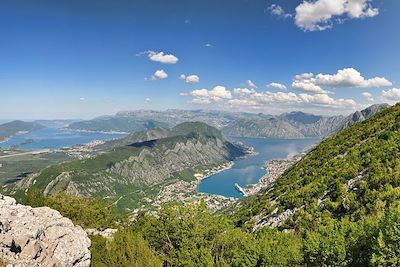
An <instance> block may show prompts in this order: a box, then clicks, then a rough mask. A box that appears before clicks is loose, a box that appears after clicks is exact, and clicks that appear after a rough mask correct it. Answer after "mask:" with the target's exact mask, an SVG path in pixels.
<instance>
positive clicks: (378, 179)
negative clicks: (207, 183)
mask: <svg viewBox="0 0 400 267" xmlns="http://www.w3.org/2000/svg"><path fill="white" fill-rule="evenodd" d="M399 131H400V105H396V106H393V107H391V108H389V109H387V110H385V111H383V112H381V113H379V114H377V115H375V116H374V117H372V118H370V119H367V120H365V121H364V122H362V123H358V124H355V125H353V126H351V127H349V128H347V129H345V130H343V131H341V132H339V133H338V134H337V135H335V136H332V137H330V138H328V139H326V140H324V141H323V142H322V143H321V144H320V145H318V146H317V147H316V148H315V149H313V150H312V151H310V152H309V153H308V154H307V155H306V156H304V157H303V159H302V160H300V161H299V162H298V163H296V164H295V165H294V166H293V167H291V168H290V169H289V170H287V171H286V172H285V173H284V174H283V176H281V177H280V178H279V179H278V180H277V182H276V184H275V185H274V186H273V187H272V188H271V189H270V190H268V191H266V192H265V193H263V194H262V195H259V196H256V197H254V198H251V199H248V200H246V201H245V202H244V203H243V205H242V207H241V208H240V209H239V210H238V211H236V212H234V213H233V214H211V213H210V212H209V211H208V210H207V208H206V207H205V205H204V203H192V204H187V205H184V206H182V205H178V204H174V203H171V204H169V205H167V206H164V207H162V208H161V210H160V211H158V213H157V214H156V215H154V214H147V213H143V214H140V215H139V216H138V217H137V219H136V220H135V221H131V220H126V219H123V218H116V219H114V220H112V222H113V223H112V224H111V223H108V220H109V218H114V217H113V215H112V211H111V210H109V208H108V206H107V205H103V206H101V205H98V206H97V210H101V211H102V212H94V211H90V212H92V213H93V216H100V217H99V218H102V219H101V220H102V222H103V223H102V227H106V226H107V225H108V224H110V225H112V226H113V227H117V228H119V232H118V234H116V235H115V236H114V239H112V240H105V239H103V238H101V237H98V236H97V237H93V239H92V241H93V243H92V244H93V246H92V253H93V259H92V263H93V266H161V265H163V266H399V265H400V261H399V257H398V255H400V245H399V244H400V242H399V236H400V231H399V229H400V202H399V197H400V157H399V156H400V132H399ZM63 197H65V196H63ZM68 197H71V196H68ZM49 198H52V199H49ZM49 198H48V199H47V200H44V201H45V202H44V204H46V205H50V206H54V205H57V208H58V209H59V210H60V212H61V213H63V214H64V213H67V214H69V215H70V216H72V219H73V220H74V221H78V222H79V220H81V219H80V218H79V217H80V216H79V213H78V212H72V210H73V208H72V206H77V207H78V210H80V211H82V210H84V209H85V207H84V206H82V205H79V202H80V201H71V200H68V199H66V200H63V201H57V199H60V198H61V199H62V196H61V197H56V196H52V197H49ZM71 198H73V197H71ZM28 199H29V198H28ZM30 199H31V200H30V201H31V202H32V201H33V200H34V199H36V198H34V197H33V198H32V197H31V198H30ZM86 201H88V200H86ZM65 203H68V204H65ZM37 204H39V205H40V204H41V203H37ZM282 214H283V215H285V216H281V215H282ZM110 216H111V217H110ZM271 219H274V220H272V221H273V222H274V223H273V224H268V222H271ZM81 223H82V224H85V223H88V225H91V224H93V222H92V221H91V220H90V219H88V218H85V220H84V221H82V222H81ZM268 225H269V226H271V225H272V226H275V227H272V228H271V227H268ZM138 255H146V256H145V258H143V257H138Z"/></svg>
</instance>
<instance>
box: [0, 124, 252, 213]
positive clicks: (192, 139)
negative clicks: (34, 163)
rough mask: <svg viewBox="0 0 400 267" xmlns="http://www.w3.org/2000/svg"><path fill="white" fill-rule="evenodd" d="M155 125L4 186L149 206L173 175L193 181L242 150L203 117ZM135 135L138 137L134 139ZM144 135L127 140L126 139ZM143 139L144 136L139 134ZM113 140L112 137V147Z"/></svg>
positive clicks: (125, 206)
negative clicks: (92, 153) (89, 154)
mask: <svg viewBox="0 0 400 267" xmlns="http://www.w3.org/2000/svg"><path fill="white" fill-rule="evenodd" d="M167 132H168V137H161V138H159V139H150V140H147V139H146V138H145V137H146V136H147V137H152V136H164V134H166V130H165V131H164V130H160V129H154V130H149V131H148V132H146V133H140V134H138V135H130V136H129V137H128V138H125V139H122V140H120V143H123V144H124V145H123V146H120V147H115V148H112V149H110V150H106V151H102V153H99V154H98V155H96V156H94V157H92V158H86V159H81V160H73V161H67V162H63V163H61V164H56V165H52V166H49V167H47V168H44V169H43V170H41V171H40V173H38V175H37V176H35V177H34V178H32V179H31V180H29V179H26V181H22V182H21V183H20V184H17V185H16V186H15V187H13V186H8V187H6V188H5V190H8V192H16V193H15V194H14V196H16V197H23V196H21V195H23V194H24V192H25V189H26V188H29V190H31V189H36V190H39V191H41V192H42V193H43V194H44V195H49V194H55V193H58V192H62V191H65V190H66V191H68V192H70V193H71V192H72V194H76V195H90V196H93V197H97V198H108V199H109V200H110V201H112V202H114V203H115V205H116V206H117V209H118V211H119V212H121V213H127V212H130V211H132V210H133V209H136V208H139V207H142V206H143V205H144V206H146V207H149V206H150V205H151V203H150V202H149V201H148V199H154V198H155V197H156V196H157V194H158V193H159V192H160V189H161V188H162V186H164V185H166V184H170V183H172V182H176V181H178V180H183V181H193V180H194V179H195V177H194V174H195V173H196V172H197V171H198V170H201V169H207V168H212V167H214V166H218V165H221V164H225V163H227V162H228V161H230V160H233V159H235V158H236V157H240V156H243V155H244V148H243V147H241V146H239V145H236V144H233V143H230V142H229V141H227V140H225V139H224V137H223V136H222V135H221V133H220V132H219V131H218V130H217V129H215V128H213V127H211V126H208V125H206V124H204V123H201V122H193V123H182V124H180V125H178V126H176V127H174V128H173V129H171V130H168V131H167ZM136 138H138V139H136ZM142 138H144V141H140V142H136V143H130V144H127V143H126V142H128V141H129V140H131V141H132V140H135V139H136V140H137V141H138V140H140V139H142ZM142 140H143V139H142ZM114 145H115V141H113V142H112V145H110V146H108V148H111V147H113V146H114Z"/></svg>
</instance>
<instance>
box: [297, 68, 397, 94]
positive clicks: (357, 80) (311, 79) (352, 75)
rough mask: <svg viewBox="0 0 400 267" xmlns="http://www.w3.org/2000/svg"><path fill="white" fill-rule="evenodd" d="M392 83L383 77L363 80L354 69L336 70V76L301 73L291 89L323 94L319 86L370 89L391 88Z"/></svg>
mask: <svg viewBox="0 0 400 267" xmlns="http://www.w3.org/2000/svg"><path fill="white" fill-rule="evenodd" d="M391 85H392V83H391V82H390V81H388V80H387V79H386V78H384V77H374V78H370V79H365V78H364V77H363V76H361V73H360V72H359V71H357V70H356V69H354V68H345V69H342V70H338V71H337V73H336V74H322V73H320V74H318V75H316V76H314V74H312V73H303V74H300V75H296V76H295V78H294V80H293V83H292V87H293V88H295V89H299V90H302V91H305V92H312V93H325V91H324V90H323V89H322V88H321V86H327V87H331V88H339V87H342V88H351V87H359V88H370V87H385V86H391Z"/></svg>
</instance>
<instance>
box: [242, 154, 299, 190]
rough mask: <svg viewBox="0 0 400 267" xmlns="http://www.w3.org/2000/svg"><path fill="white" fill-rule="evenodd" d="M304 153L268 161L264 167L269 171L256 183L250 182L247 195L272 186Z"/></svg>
mask: <svg viewBox="0 0 400 267" xmlns="http://www.w3.org/2000/svg"><path fill="white" fill-rule="evenodd" d="M303 155H304V154H303V153H300V154H297V155H294V156H288V157H287V158H286V159H273V160H269V161H266V162H265V164H264V168H265V169H266V171H267V173H266V174H264V175H263V176H261V178H260V179H259V181H258V182H257V183H255V184H249V185H247V186H246V187H245V188H244V192H245V193H246V194H247V196H252V195H255V194H258V193H260V192H262V191H264V190H266V189H268V188H271V187H272V186H273V184H274V183H275V181H276V180H277V179H278V178H279V177H280V176H281V175H282V174H283V173H284V172H285V171H286V170H287V169H288V168H289V167H290V166H292V165H293V164H295V163H296V162H298V161H299V160H300V159H301V158H302V156H303Z"/></svg>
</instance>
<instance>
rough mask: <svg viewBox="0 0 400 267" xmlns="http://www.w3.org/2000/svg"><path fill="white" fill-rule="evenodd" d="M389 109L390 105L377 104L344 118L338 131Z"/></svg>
mask: <svg viewBox="0 0 400 267" xmlns="http://www.w3.org/2000/svg"><path fill="white" fill-rule="evenodd" d="M388 107H389V105H388V104H375V105H372V106H370V107H368V108H366V109H364V110H361V111H356V112H354V113H353V114H350V115H349V116H347V117H346V118H344V119H343V120H342V121H341V122H340V123H339V125H338V126H337V130H338V131H339V130H342V129H344V128H346V127H348V126H350V125H352V124H354V123H357V122H360V121H363V120H365V119H367V118H368V117H370V116H373V115H375V114H376V113H378V112H381V111H382V110H384V109H386V108H388Z"/></svg>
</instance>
